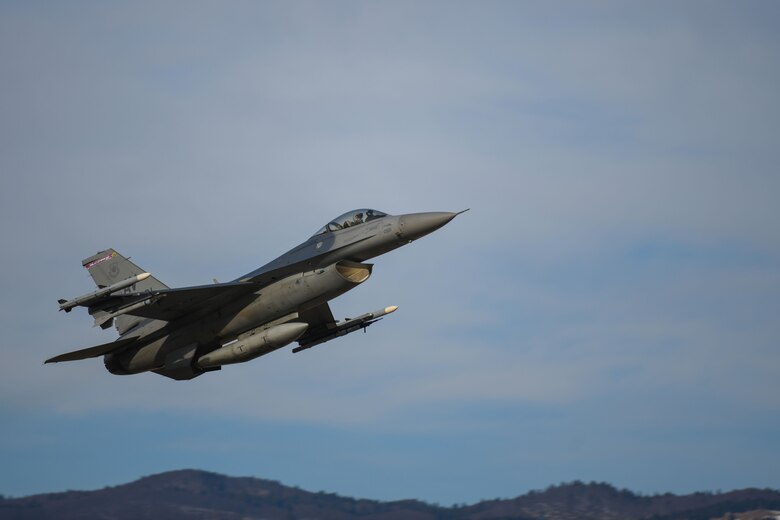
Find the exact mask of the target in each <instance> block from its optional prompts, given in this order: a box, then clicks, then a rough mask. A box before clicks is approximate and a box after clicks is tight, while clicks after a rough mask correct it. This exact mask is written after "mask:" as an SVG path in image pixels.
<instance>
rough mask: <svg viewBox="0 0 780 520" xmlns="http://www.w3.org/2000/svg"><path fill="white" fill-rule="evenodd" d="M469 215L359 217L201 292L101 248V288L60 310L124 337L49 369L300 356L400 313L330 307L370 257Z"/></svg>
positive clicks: (125, 369) (182, 372)
mask: <svg viewBox="0 0 780 520" xmlns="http://www.w3.org/2000/svg"><path fill="white" fill-rule="evenodd" d="M464 211H467V210H464ZM460 213H463V212H460ZM460 213H410V214H406V215H397V216H393V215H388V214H386V213H382V212H381V211H377V210H374V209H358V210H354V211H350V212H348V213H345V214H343V215H341V216H339V217H338V218H335V219H333V220H332V221H331V222H329V223H328V224H327V225H325V226H323V227H322V228H320V229H319V230H318V231H317V232H316V233H315V234H314V235H312V237H311V238H309V239H308V240H306V241H305V242H303V243H302V244H300V245H298V246H297V247H294V248H293V249H291V250H290V251H288V252H286V253H285V254H283V255H282V256H280V257H279V258H277V259H275V260H273V261H271V262H269V263H268V264H266V265H264V266H263V267H260V268H259V269H257V270H255V271H252V272H251V273H248V274H246V275H244V276H242V277H240V278H238V279H236V280H233V281H232V282H227V283H216V281H215V283H214V284H212V285H199V286H194V287H180V288H173V289H172V288H169V287H168V286H167V285H165V284H164V283H162V282H161V281H160V280H158V279H157V278H155V277H154V276H153V275H151V274H150V273H147V272H145V271H144V270H143V269H141V268H139V267H138V266H137V265H135V264H134V263H133V262H131V261H130V260H129V259H128V258H125V257H124V256H122V255H120V254H119V253H118V252H116V251H114V250H113V249H107V250H106V251H101V252H100V253H97V254H95V255H93V256H90V257H89V258H87V259H85V260H84V261H83V262H82V264H83V265H84V267H85V268H86V269H87V271H88V272H89V274H90V276H92V279H93V280H94V281H95V284H97V286H98V289H97V290H96V291H94V292H91V293H89V294H85V295H84V296H79V297H78V298H74V299H72V300H59V304H60V310H63V311H65V312H70V311H71V310H72V309H73V308H75V307H86V308H87V310H88V312H89V314H90V315H91V316H92V317H93V318H94V320H95V326H98V325H99V326H100V327H102V328H103V329H107V328H109V327H111V326H112V325H115V326H116V329H117V331H119V338H118V339H117V340H116V341H113V342H111V343H106V344H103V345H98V346H95V347H90V348H85V349H82V350H77V351H75V352H68V353H67V354H62V355H59V356H55V357H53V358H51V359H49V360H47V361H46V363H57V362H60V361H74V360H78V359H87V358H94V357H98V356H103V359H104V362H105V365H106V369H108V371H109V372H111V373H112V374H118V375H125V374H138V373H141V372H148V371H152V372H156V373H158V374H160V375H163V376H166V377H170V378H172V379H177V380H185V379H192V378H194V377H197V376H199V375H201V374H203V373H205V372H210V371H213V370H220V369H221V368H222V366H223V365H230V364H233V363H243V362H244V361H249V360H251V359H254V358H256V357H259V356H262V355H265V354H268V353H269V352H273V351H274V350H277V349H279V348H282V347H284V346H285V345H288V344H290V343H292V342H293V341H297V342H298V346H297V347H295V348H294V349H293V352H300V351H302V350H306V349H308V348H311V347H314V346H316V345H319V344H321V343H324V342H326V341H330V340H332V339H335V338H338V337H341V336H344V335H346V334H350V333H352V332H355V331H357V330H361V329H363V330H365V329H366V328H367V327H368V326H369V325H371V324H373V323H375V322H377V321H378V320H380V319H382V316H385V315H387V314H389V313H391V312H393V311H395V310H396V308H397V307H395V306H392V307H384V308H382V309H379V310H377V311H374V312H368V313H365V314H362V315H360V316H358V317H356V318H347V319H344V320H342V321H336V320H335V319H334V317H333V313H332V312H331V310H330V307H329V305H328V301H330V300H332V299H333V298H336V297H337V296H340V295H342V294H344V293H345V292H347V291H349V290H350V289H353V288H355V287H356V286H358V285H360V284H361V283H363V282H365V281H366V280H367V279H368V277H369V276H371V269H372V267H373V264H367V263H365V261H366V260H368V259H370V258H374V257H376V256H379V255H382V254H384V253H387V252H388V251H392V250H393V249H396V248H398V247H401V246H403V245H405V244H408V243H410V242H412V241H413V240H416V239H418V238H421V237H423V236H425V235H427V234H429V233H432V232H433V231H435V230H437V229H439V228H440V227H442V226H444V225H445V224H447V223H448V222H449V221H451V220H452V219H453V218H455V217H456V216H457V215H459V214H460Z"/></svg>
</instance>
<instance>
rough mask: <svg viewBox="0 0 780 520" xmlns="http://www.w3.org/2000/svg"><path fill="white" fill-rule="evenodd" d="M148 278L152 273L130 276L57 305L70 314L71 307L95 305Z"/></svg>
mask: <svg viewBox="0 0 780 520" xmlns="http://www.w3.org/2000/svg"><path fill="white" fill-rule="evenodd" d="M150 276H152V273H141V274H138V275H135V276H131V277H130V278H127V279H125V280H122V281H121V282H117V283H115V284H113V285H109V286H108V287H103V288H102V289H98V290H97V291H93V292H91V293H89V294H85V295H83V296H79V297H78V298H73V299H72V300H62V299H61V300H58V301H57V303H59V304H60V310H61V311H65V312H70V311H71V309H73V307H77V306H79V305H82V306H89V305H90V304H92V303H96V302H97V301H98V300H100V299H101V298H103V297H105V296H109V295H110V294H112V293H115V292H117V291H121V290H122V289H125V288H127V287H130V286H132V285H135V284H137V283H138V282H142V281H144V280H146V279H147V278H149V277H150Z"/></svg>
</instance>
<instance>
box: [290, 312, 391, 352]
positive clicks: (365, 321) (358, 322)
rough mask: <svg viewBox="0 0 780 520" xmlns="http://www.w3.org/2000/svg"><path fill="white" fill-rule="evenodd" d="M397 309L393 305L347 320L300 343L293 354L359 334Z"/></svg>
mask: <svg viewBox="0 0 780 520" xmlns="http://www.w3.org/2000/svg"><path fill="white" fill-rule="evenodd" d="M396 309H398V306H397V305H392V306H390V307H385V308H384V309H379V310H378V311H374V312H367V313H365V314H361V315H360V316H358V317H357V318H347V319H346V320H343V321H340V322H338V323H336V325H335V327H333V328H332V329H330V330H328V331H326V332H323V333H321V334H318V335H316V336H312V337H307V338H306V339H305V340H301V341H299V342H298V346H297V347H295V348H294V349H292V351H293V353H295V352H300V351H301V350H306V349H309V348H312V347H316V346H317V345H319V344H321V343H325V342H326V341H330V340H332V339H336V338H340V337H342V336H346V335H347V334H351V333H353V332H357V331H359V330H361V329H362V330H366V328H368V326H369V325H373V324H374V323H376V322H377V321H379V320H381V319H382V316H385V315H386V314H390V313H391V312H395V311H396Z"/></svg>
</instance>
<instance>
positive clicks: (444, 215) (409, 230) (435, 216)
mask: <svg viewBox="0 0 780 520" xmlns="http://www.w3.org/2000/svg"><path fill="white" fill-rule="evenodd" d="M457 215H458V214H457V213H448V212H441V211H439V212H430V213H409V214H407V215H402V216H401V219H400V225H401V236H402V237H403V238H405V239H406V240H417V239H418V238H420V237H424V236H425V235H427V234H428V233H433V232H434V231H436V230H437V229H439V228H440V227H442V226H443V225H445V224H446V223H447V222H449V221H450V220H452V219H454V218H455V217H456V216H457Z"/></svg>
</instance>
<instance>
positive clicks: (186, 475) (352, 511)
mask: <svg viewBox="0 0 780 520" xmlns="http://www.w3.org/2000/svg"><path fill="white" fill-rule="evenodd" d="M773 510H780V491H778V490H773V489H756V488H748V489H742V490H735V491H729V492H726V493H711V492H699V493H692V494H688V495H675V494H672V493H665V494H661V495H639V494H636V493H633V492H631V491H629V490H626V489H622V490H621V489H617V488H616V487H614V486H612V485H610V484H607V483H604V482H602V483H596V482H591V483H587V484H586V483H583V482H580V481H575V482H570V483H565V484H560V485H556V486H550V487H548V488H547V489H545V490H541V491H531V492H528V493H526V494H524V495H520V496H517V497H515V498H509V499H494V500H483V501H481V502H478V503H476V504H471V505H456V506H453V507H442V506H438V505H433V504H428V503H426V502H422V501H420V500H415V499H406V500H397V501H390V502H383V501H379V500H371V499H364V498H351V497H345V496H341V495H338V494H335V493H325V492H322V491H320V492H310V491H306V490H302V489H299V488H297V487H291V486H286V485H284V484H281V483H279V482H277V481H274V480H266V479H260V478H255V477H229V476H225V475H221V474H218V473H212V472H207V471H202V470H194V469H184V470H176V471H169V472H165V473H158V474H155V475H150V476H146V477H143V478H140V479H138V480H135V481H133V482H129V483H126V484H121V485H118V486H112V487H105V488H103V489H99V490H94V491H65V492H60V493H44V494H38V495H31V496H27V497H19V498H5V499H2V500H0V519H14V520H26V519H32V518H36V519H38V518H42V519H46V518H58V519H75V518H94V517H98V516H99V517H102V518H112V519H116V520H125V519H131V518H133V519H158V518H165V519H172V520H176V519H192V518H213V519H217V520H221V519H225V520H227V519H230V520H235V519H253V518H258V519H259V518H268V519H277V518H278V519H292V518H310V519H315V518H316V519H322V520H340V519H353V518H361V519H371V520H395V519H412V520H417V519H419V520H428V519H432V520H434V519H435V520H438V519H453V520H461V519H463V520H466V519H469V520H470V519H485V520H488V519H490V520H499V519H510V518H511V519H516V520H575V519H576V520H613V519H614V520H634V519H636V520H640V519H641V520H709V519H719V520H720V519H727V520H737V519H740V520H761V519H763V518H772V519H774V518H775V513H772V511H773ZM777 514H778V515H780V513H777Z"/></svg>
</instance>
